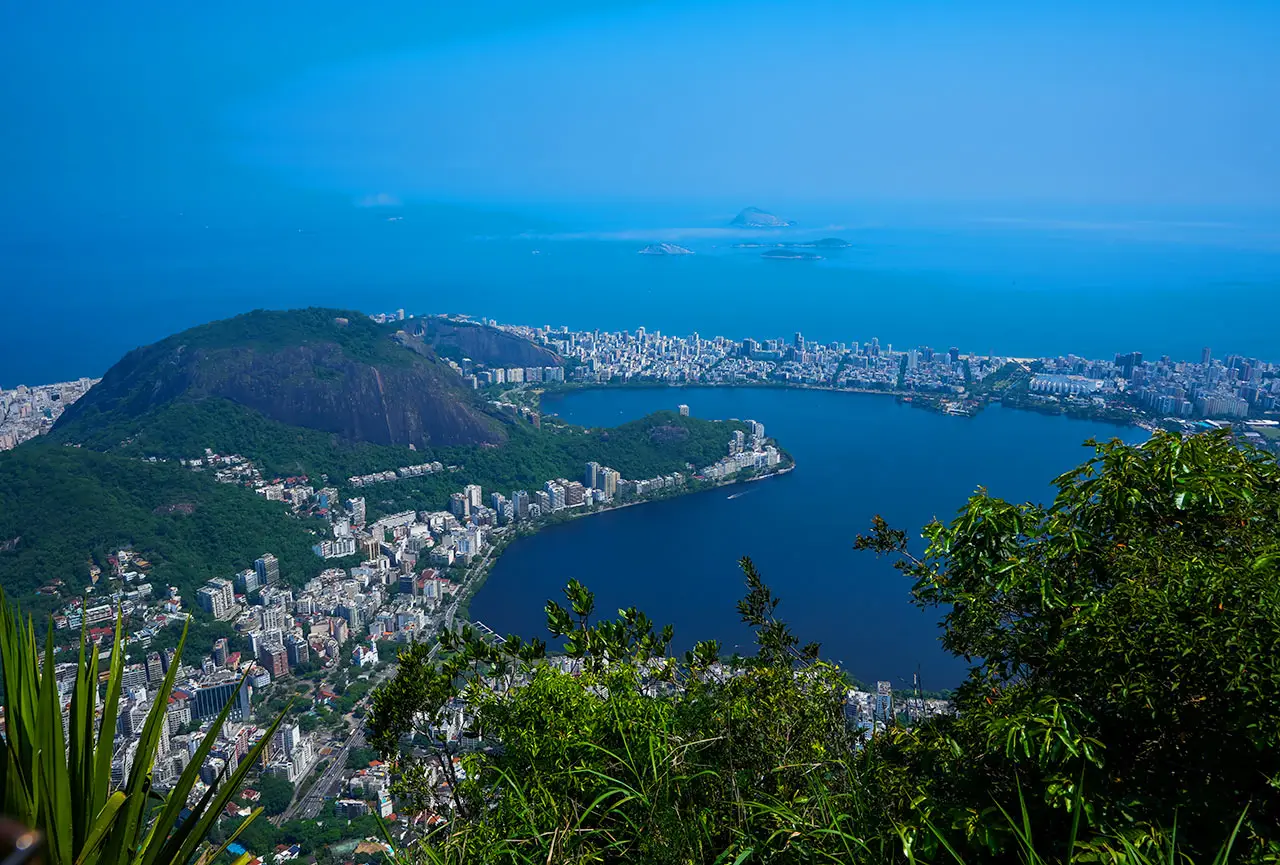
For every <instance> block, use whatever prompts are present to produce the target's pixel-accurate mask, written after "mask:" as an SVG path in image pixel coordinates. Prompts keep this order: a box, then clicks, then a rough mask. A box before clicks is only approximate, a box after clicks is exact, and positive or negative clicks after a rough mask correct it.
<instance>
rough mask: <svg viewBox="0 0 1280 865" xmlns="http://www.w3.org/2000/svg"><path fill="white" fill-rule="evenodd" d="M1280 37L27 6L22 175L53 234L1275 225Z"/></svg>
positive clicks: (1083, 19) (867, 16)
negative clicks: (577, 225)
mask: <svg viewBox="0 0 1280 865" xmlns="http://www.w3.org/2000/svg"><path fill="white" fill-rule="evenodd" d="M1117 7H1121V8H1117ZM1277 44H1280V4H1276V3H1263V2H1258V3H1249V2H1235V3H1162V4H1158V5H1157V4H1143V3H1138V4H1111V3H1081V4H1060V3H1059V4H1053V3H1039V2H1018V3H1013V2H1010V3H984V2H975V3H965V4H956V3H902V2H896V3H889V2H879V3H862V2H849V0H846V2H810V0H799V2H797V0H791V2H786V3H779V2H773V3H754V2H736V3H706V2H703V3H693V2H682V3H629V4H612V5H611V4H607V3H600V2H593V3H586V2H576V3H561V2H554V0H553V2H547V3H540V4H528V3H510V2H493V0H487V2H486V0H478V2H471V3H466V4H443V3H436V2H416V3H399V4H398V3H379V4H353V3H350V2H341V3H338V2H312V3H300V2H293V3H291V2H283V3H270V4H260V3H254V4H248V3H238V2H231V3H227V4H216V5H214V6H207V5H206V6H192V5H191V4H174V3H151V2H138V3H131V4H111V5H110V8H107V6H106V5H105V4H87V3H83V2H57V0H55V2H46V3H38V4H20V3H9V4H5V8H4V10H3V11H0V123H3V128H5V129H6V130H8V132H7V133H6V135H4V136H2V137H0V159H2V160H3V162H4V164H5V165H6V167H7V169H8V170H7V171H6V174H7V175H8V179H7V183H6V185H7V186H8V187H9V189H8V193H9V196H8V197H9V198H10V200H11V202H13V204H15V205H17V206H18V209H20V210H21V211H22V212H23V213H26V214H35V213H45V212H48V211H55V212H56V211H64V212H65V211H71V210H96V209H100V208H107V209H123V210H128V211H131V212H138V213H146V212H148V211H150V210H164V209H172V208H176V209H182V208H184V207H186V208H194V207H201V206H203V207H218V206H228V207H245V206H268V205H281V206H287V203H288V202H291V201H298V200H305V196H313V195H314V196H341V197H345V198H347V199H350V200H351V201H360V200H364V199H366V198H367V197H368V196H378V195H381V196H384V198H383V199H382V200H404V201H417V200H422V201H448V202H460V203H468V204H475V203H481V204H485V203H494V202H498V203H511V202H570V201H592V202H610V201H716V202H720V201H726V202H727V201H734V202H742V203H752V202H765V203H776V202H779V201H782V202H850V201H883V202H915V203H921V202H923V203H929V202H957V201H961V202H962V201H992V202H1009V203H1059V204H1061V205H1063V206H1064V207H1065V206H1079V205H1083V204H1088V205H1101V206H1108V205H1115V206H1137V207H1155V208H1160V207H1177V208H1181V209H1182V210H1183V211H1184V212H1187V213H1192V214H1194V213H1196V212H1198V211H1199V210H1202V209H1203V210H1206V211H1208V210H1212V209H1215V208H1263V209H1272V208H1275V207H1276V205H1277V204H1280V200H1278V199H1280V146H1278V145H1277V141H1280V87H1277V86H1276V84H1275V82H1277V81H1280V52H1277V51H1275V46H1276V45H1277ZM11 215H12V212H11Z"/></svg>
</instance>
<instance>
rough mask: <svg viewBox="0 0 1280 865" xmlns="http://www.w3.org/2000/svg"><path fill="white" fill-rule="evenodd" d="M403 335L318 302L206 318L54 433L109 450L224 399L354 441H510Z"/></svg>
mask: <svg viewBox="0 0 1280 865" xmlns="http://www.w3.org/2000/svg"><path fill="white" fill-rule="evenodd" d="M494 333H500V332H498V331H494ZM502 336H506V335H505V334H502ZM395 337H396V332H395V330H394V328H392V326H390V325H380V324H378V323H376V322H374V321H372V320H371V319H369V318H368V317H367V316H365V315H362V314H360V313H356V312H347V311H343V310H335V309H319V308H311V309H302V310H290V311H286V312H277V311H266V310H257V311H254V312H250V313H246V314H244V315H239V316H236V317H235V318H230V319H226V320H223V321H216V322H212V323H210V324H205V325H201V326H199V327H195V328H192V329H190V330H187V331H183V332H182V333H179V334H175V335H174V336H171V337H169V338H167V339H164V340H161V341H160V342H157V343H155V344H154V345H149V346H145V347H143V348H138V349H135V350H134V351H131V352H129V354H127V355H125V357H124V358H122V359H121V360H120V362H119V363H117V364H116V365H115V366H113V367H112V368H111V369H110V370H108V371H107V373H106V374H105V375H104V376H103V378H102V381H101V382H100V383H99V384H98V385H96V386H95V387H94V388H93V389H92V390H91V391H90V392H89V393H88V394H87V395H86V396H85V397H84V398H83V399H81V400H79V401H78V402H77V403H76V404H75V405H74V406H72V407H71V408H70V409H68V411H67V412H66V413H64V414H63V416H62V417H61V418H60V419H59V421H58V424H57V426H56V429H55V432H56V434H57V437H58V438H59V439H60V440H63V441H72V442H77V443H80V442H83V443H87V444H90V445H91V446H94V447H97V448H100V449H104V448H107V447H111V446H114V445H117V444H118V443H120V442H121V441H125V440H127V439H128V438H130V437H131V436H133V435H135V434H137V433H138V432H139V431H141V430H144V429H145V428H147V427H148V426H150V425H153V424H156V423H163V422H164V414H165V412H166V411H168V410H170V409H173V408H175V407H176V408H181V407H183V406H188V405H192V404H198V403H200V402H202V401H204V400H209V399H222V400H227V401H229V402H231V403H234V404H236V405H238V406H243V407H244V408H248V409H252V410H254V411H257V412H259V413H261V414H262V415H263V416H264V417H266V418H269V419H271V420H276V421H280V422H282V423H286V424H289V425H291V426H297V427H302V428H304V429H309V430H316V431H319V432H324V433H331V434H333V435H336V436H338V437H340V438H342V439H344V440H347V441H352V442H371V443H374V444H384V445H389V444H395V445H414V446H416V447H426V446H430V445H471V444H499V443H501V442H503V441H505V440H506V430H505V426H506V424H505V423H504V422H503V421H502V420H501V419H500V418H498V417H497V416H496V414H495V413H494V412H493V411H492V410H490V409H489V408H487V407H486V406H485V404H484V403H483V402H481V401H480V400H479V399H478V398H477V397H476V395H475V393H474V392H473V391H472V390H471V389H470V388H468V387H467V385H466V383H465V382H464V381H463V379H462V377H461V375H460V374H459V373H458V372H457V371H455V370H454V369H453V368H452V367H450V366H449V364H448V363H446V362H445V361H444V360H442V359H441V358H440V357H439V356H438V355H436V353H435V352H434V350H433V349H432V347H431V344H430V342H428V341H423V340H420V339H417V340H413V345H412V347H410V346H407V345H404V344H402V341H401V340H397V339H396V338H395ZM530 348H533V346H532V345H530Z"/></svg>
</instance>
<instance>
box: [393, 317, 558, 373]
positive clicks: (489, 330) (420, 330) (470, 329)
mask: <svg viewBox="0 0 1280 865" xmlns="http://www.w3.org/2000/svg"><path fill="white" fill-rule="evenodd" d="M399 324H400V325H401V328H402V330H403V332H404V333H405V334H406V335H408V336H409V337H411V338H412V339H413V340H414V341H416V342H420V343H422V344H423V345H426V346H427V347H429V348H430V349H431V350H432V351H433V352H435V353H436V354H438V355H440V356H442V357H451V358H454V359H461V358H463V357H468V358H471V359H472V360H474V361H476V362H478V363H482V364H484V365H485V366H491V367H495V366H502V367H508V366H562V365H563V363H564V360H563V359H562V358H561V357H560V356H559V355H558V354H556V353H555V352H553V351H551V350H550V349H547V348H543V347H542V346H540V345H534V344H533V343H531V342H529V340H527V339H522V338H521V337H519V336H516V335H515V334H512V333H508V332H507V331H505V330H498V329H497V328H496V327H488V326H487V325H482V324H477V323H474V322H463V321H454V320H452V319H447V318H436V317H427V318H415V319H413V320H412V321H404V322H399Z"/></svg>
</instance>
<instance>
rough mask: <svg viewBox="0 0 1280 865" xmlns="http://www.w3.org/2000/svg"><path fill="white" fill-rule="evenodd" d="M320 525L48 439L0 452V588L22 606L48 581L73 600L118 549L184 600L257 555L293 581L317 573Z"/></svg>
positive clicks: (166, 468) (247, 497)
mask: <svg viewBox="0 0 1280 865" xmlns="http://www.w3.org/2000/svg"><path fill="white" fill-rule="evenodd" d="M323 528H324V527H323V526H321V525H320V524H319V523H315V524H310V523H307V522H303V521H301V520H298V519H296V518H294V517H293V516H291V515H290V514H289V513H288V511H287V508H286V507H285V506H284V505H283V504H280V503H277V502H268V501H266V500H265V499H263V498H262V497H261V496H258V495H255V494H254V493H252V492H251V491H249V490H246V489H244V488H240V487H234V486H230V485H227V484H219V483H215V482H214V481H213V479H212V478H211V477H209V476H208V475H202V474H198V473H196V472H192V471H189V470H187V469H185V468H182V467H181V466H178V465H176V464H173V463H148V462H143V461H141V460H136V459H130V458H126V457H121V456H116V455H112V454H101V453H96V452H94V451H91V450H88V449H87V448H70V447H62V446H59V445H56V444H54V443H52V442H30V443H28V444H25V445H23V446H22V447H19V448H16V449H14V450H11V451H7V452H4V453H0V584H2V585H3V586H4V587H5V590H6V591H7V592H9V594H10V595H11V596H13V597H15V598H21V599H23V601H24V605H26V606H28V608H30V607H31V604H27V603H26V602H27V601H28V599H34V598H37V597H38V596H36V595H35V594H34V593H35V591H36V589H38V588H39V587H40V586H42V585H46V584H48V583H49V582H50V581H52V580H54V579H61V580H62V581H63V582H64V583H66V585H67V591H68V592H71V593H75V592H76V591H77V590H78V589H79V588H80V587H81V586H83V585H85V584H86V582H87V580H88V575H89V565H90V563H96V564H97V565H98V566H99V567H103V568H104V569H105V567H106V557H107V556H108V555H110V554H111V553H113V552H115V551H116V550H118V549H120V548H121V547H132V548H134V549H135V550H138V551H139V552H142V553H144V554H145V555H146V556H147V557H148V558H149V559H151V560H152V561H153V563H154V565H155V567H154V568H153V570H152V572H151V574H152V583H153V585H154V586H155V590H156V591H157V592H159V591H161V590H162V588H163V587H164V586H168V585H176V586H178V587H179V588H180V589H183V590H184V594H186V593H187V592H188V591H189V590H191V589H193V588H194V587H195V586H197V585H199V583H201V582H203V581H204V580H206V579H208V578H210V577H229V576H231V575H232V574H233V573H234V572H235V571H237V570H242V569H244V568H246V567H252V566H253V560H254V559H255V558H257V557H258V556H260V555H262V553H263V552H271V553H274V554H275V555H276V556H277V557H278V558H279V559H280V569H281V573H282V574H283V575H285V576H286V577H287V578H289V579H291V580H294V581H300V580H302V579H305V578H308V577H310V576H314V575H315V574H316V573H319V571H320V570H321V567H322V560H321V559H319V558H317V557H316V556H315V554H314V553H312V552H311V545H312V544H313V543H315V539H314V536H313V534H312V532H313V531H321V530H323ZM186 596H187V597H188V598H190V597H191V596H190V595H189V594H187V595H186ZM52 603H53V601H52V599H50V600H48V601H45V602H44V603H42V604H38V605H39V606H49V605H51V604H52Z"/></svg>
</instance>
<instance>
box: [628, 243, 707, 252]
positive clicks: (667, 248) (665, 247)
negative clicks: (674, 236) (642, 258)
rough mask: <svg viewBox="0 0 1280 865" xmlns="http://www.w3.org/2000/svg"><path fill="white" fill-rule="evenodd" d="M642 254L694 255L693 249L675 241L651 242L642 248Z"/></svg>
mask: <svg viewBox="0 0 1280 865" xmlns="http://www.w3.org/2000/svg"><path fill="white" fill-rule="evenodd" d="M640 254H641V255H693V254H694V252H693V250H692V249H685V248H684V247H683V246H677V245H676V244H674V243H651V244H649V245H648V246H646V247H645V248H644V249H642V250H640Z"/></svg>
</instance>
